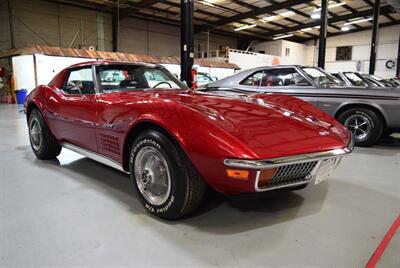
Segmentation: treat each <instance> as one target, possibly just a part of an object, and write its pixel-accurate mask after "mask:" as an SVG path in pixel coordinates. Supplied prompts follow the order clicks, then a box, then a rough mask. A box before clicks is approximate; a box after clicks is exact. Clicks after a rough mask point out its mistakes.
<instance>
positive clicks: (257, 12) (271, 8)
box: [198, 0, 309, 31]
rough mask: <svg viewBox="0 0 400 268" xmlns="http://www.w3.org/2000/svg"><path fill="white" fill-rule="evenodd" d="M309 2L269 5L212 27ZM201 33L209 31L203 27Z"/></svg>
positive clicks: (290, 1) (217, 22)
mask: <svg viewBox="0 0 400 268" xmlns="http://www.w3.org/2000/svg"><path fill="white" fill-rule="evenodd" d="M308 1H309V0H287V1H285V2H279V3H277V4H273V5H269V6H267V7H263V8H258V9H255V10H252V11H249V12H245V13H241V14H238V15H235V16H231V17H228V18H225V19H221V20H219V21H215V22H214V23H213V25H212V28H217V27H218V26H222V25H225V24H228V23H231V22H237V21H241V20H244V19H248V18H255V17H257V16H259V15H262V14H265V13H272V12H274V11H278V10H280V9H284V8H288V7H291V6H296V5H300V4H304V3H306V2H308ZM198 30H199V31H204V30H207V29H206V28H204V27H201V28H199V29H198Z"/></svg>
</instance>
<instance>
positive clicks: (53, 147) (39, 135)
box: [28, 109, 61, 159]
mask: <svg viewBox="0 0 400 268" xmlns="http://www.w3.org/2000/svg"><path fill="white" fill-rule="evenodd" d="M28 127H29V141H30V143H31V147H32V150H33V152H34V153H35V155H36V157H37V158H39V159H53V158H56V157H57V156H58V155H59V154H60V152H61V146H60V143H59V142H58V141H57V139H56V138H55V137H54V136H53V134H52V133H51V131H50V129H49V128H48V127H47V125H46V123H45V121H44V120H43V117H42V115H41V114H40V112H39V111H38V110H37V109H34V110H33V111H32V112H31V114H30V116H29V120H28Z"/></svg>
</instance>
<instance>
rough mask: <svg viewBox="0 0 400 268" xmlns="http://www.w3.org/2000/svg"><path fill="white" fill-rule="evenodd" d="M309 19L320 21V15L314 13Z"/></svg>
mask: <svg viewBox="0 0 400 268" xmlns="http://www.w3.org/2000/svg"><path fill="white" fill-rule="evenodd" d="M311 18H312V19H314V20H316V19H320V18H321V13H319V12H314V13H312V14H311Z"/></svg>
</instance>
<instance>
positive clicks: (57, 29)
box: [0, 0, 237, 56]
mask: <svg viewBox="0 0 400 268" xmlns="http://www.w3.org/2000/svg"><path fill="white" fill-rule="evenodd" d="M10 1H11V7H12V12H13V25H14V27H13V32H14V40H15V46H16V47H26V46H30V45H34V44H38V45H49V46H61V47H68V45H69V44H70V43H71V40H73V39H74V36H75V35H76V40H75V42H74V43H73V45H72V47H73V48H78V47H79V45H80V44H84V45H96V46H97V47H98V48H100V49H101V48H103V49H104V50H106V51H111V50H112V27H111V15H110V14H107V13H101V12H96V11H93V10H88V9H82V8H77V7H70V6H66V5H61V4H55V3H50V2H46V1H40V0H31V1H29V0H10ZM0 33H1V36H0V50H7V49H9V48H10V34H9V23H8V12H7V0H0ZM179 34H180V30H179V28H178V27H174V26H169V25H165V24H161V23H154V22H148V21H144V20H139V19H134V18H126V19H124V20H122V21H121V23H120V51H121V52H126V53H137V54H149V55H155V56H172V55H173V56H177V55H179V53H180V50H179V44H180V37H179ZM195 40H196V41H195V43H196V44H195V48H196V50H197V49H198V48H199V45H198V44H200V48H201V49H202V50H205V47H206V44H205V36H204V34H199V35H197V36H196V37H195ZM219 46H229V47H232V48H236V46H237V40H236V39H234V38H228V37H222V36H217V35H211V37H210V49H218V48H219Z"/></svg>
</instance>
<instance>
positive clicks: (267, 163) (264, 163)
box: [224, 146, 353, 169]
mask: <svg viewBox="0 0 400 268" xmlns="http://www.w3.org/2000/svg"><path fill="white" fill-rule="evenodd" d="M352 151H353V147H350V146H349V147H346V148H342V149H334V150H329V151H323V152H317V153H309V154H299V155H291V156H285V157H278V158H270V159H264V160H243V159H229V158H228V159H225V160H224V164H225V165H226V166H228V167H235V168H243V169H266V168H274V167H279V166H284V165H289V164H298V163H305V162H310V161H317V160H324V159H328V158H333V157H340V156H343V155H346V154H349V153H351V152H352Z"/></svg>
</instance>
